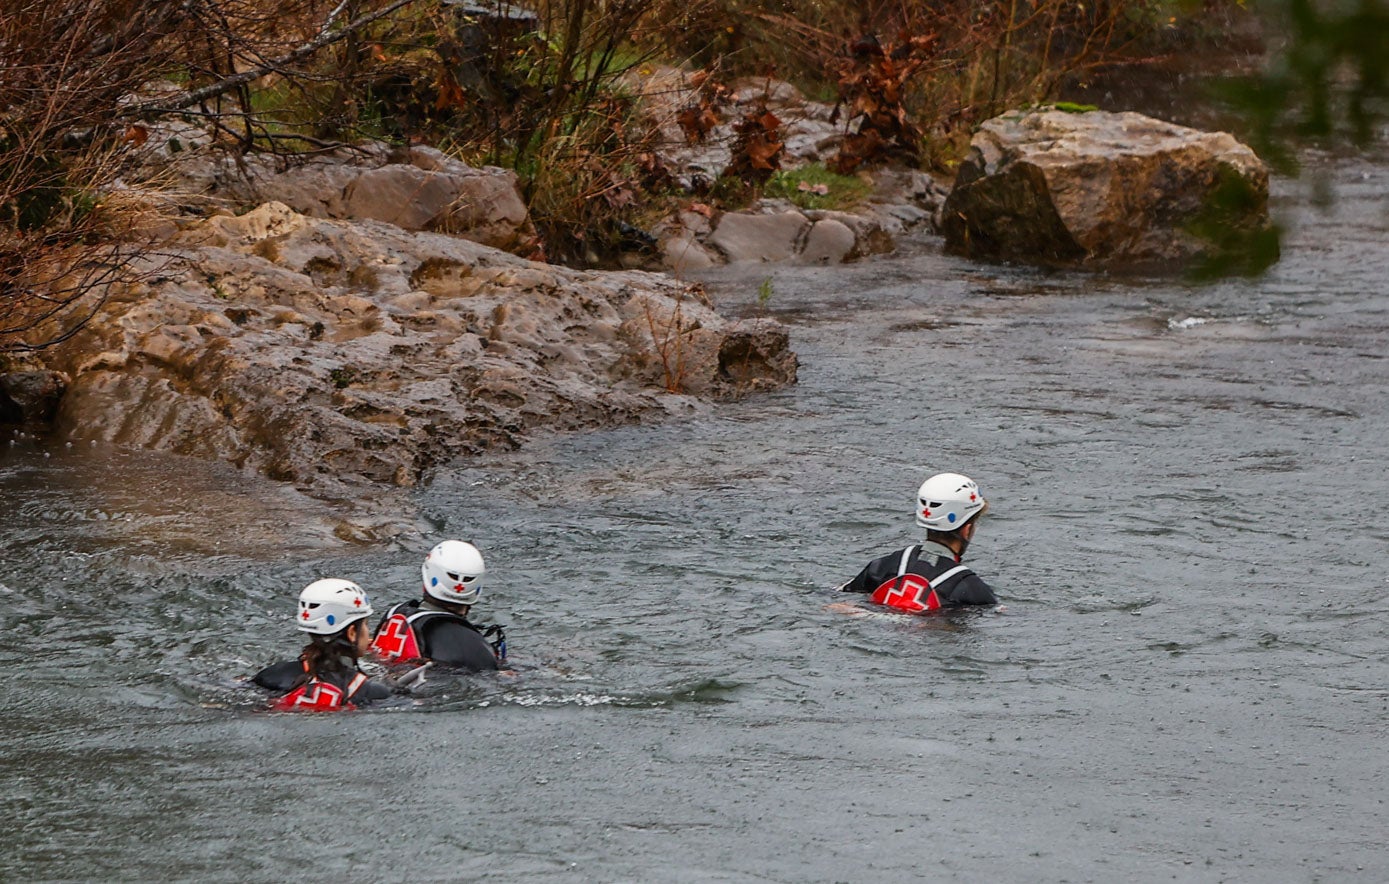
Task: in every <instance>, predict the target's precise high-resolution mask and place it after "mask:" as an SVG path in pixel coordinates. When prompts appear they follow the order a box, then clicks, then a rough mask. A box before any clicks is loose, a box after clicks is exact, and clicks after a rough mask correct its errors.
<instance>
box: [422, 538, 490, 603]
mask: <svg viewBox="0 0 1389 884" xmlns="http://www.w3.org/2000/svg"><path fill="white" fill-rule="evenodd" d="M486 573H487V565H486V564H484V563H483V561H482V553H480V552H478V549H477V547H475V546H473V545H472V544H471V543H464V542H463V541H461V540H445V541H443V542H442V543H440V544H438V545H437V546H435V547H434V548H433V549H431V550H430V551H429V555H427V556H425V559H424V564H423V565H422V566H421V567H420V576H421V578H422V579H423V580H424V594H425V596H427V597H428V598H431V599H434V600H435V601H437V602H443V603H444V604H446V605H469V606H471V605H474V604H476V603H477V600H478V596H479V595H481V593H482V576H483V575H484V574H486Z"/></svg>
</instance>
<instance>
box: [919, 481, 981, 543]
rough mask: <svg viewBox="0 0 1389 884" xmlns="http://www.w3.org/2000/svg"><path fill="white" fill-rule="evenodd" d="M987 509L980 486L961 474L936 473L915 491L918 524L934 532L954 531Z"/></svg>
mask: <svg viewBox="0 0 1389 884" xmlns="http://www.w3.org/2000/svg"><path fill="white" fill-rule="evenodd" d="M984 506H985V503H984V495H983V494H981V493H980V491H979V486H978V485H976V484H975V483H974V480H973V479H971V478H970V477H968V476H961V475H960V474H959V473H937V474H936V475H934V476H932V477H931V478H929V479H927V480H926V481H925V482H922V483H921V487H920V488H919V489H918V490H917V492H916V524H918V525H920V526H921V527H922V528H926V529H929V530H931V531H954V530H955V529H956V528H959V527H961V526H963V525H964V524H965V523H966V522H968V521H969V520H970V519H971V518H972V517H974V516H976V515H978V514H979V511H980V510H982V509H983V508H984Z"/></svg>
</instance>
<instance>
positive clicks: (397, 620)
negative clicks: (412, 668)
mask: <svg viewBox="0 0 1389 884" xmlns="http://www.w3.org/2000/svg"><path fill="white" fill-rule="evenodd" d="M396 607H399V605H397V606H396ZM418 616H420V615H419V614H415V615H413V616H410V617H407V616H405V615H404V614H401V613H399V612H397V611H396V610H395V608H392V609H391V613H390V615H389V616H388V617H387V618H386V622H385V623H382V624H381V629H380V630H379V631H378V632H377V633H376V638H374V639H372V640H371V652H372V653H373V654H375V655H376V656H378V657H380V658H381V659H382V660H383V661H384V662H386V663H409V662H411V661H413V660H418V659H420V658H421V657H422V656H423V655H422V654H421V653H420V642H419V639H418V638H416V636H415V630H414V628H413V627H412V626H411V621H412V620H414V619H415V618H416V617H418Z"/></svg>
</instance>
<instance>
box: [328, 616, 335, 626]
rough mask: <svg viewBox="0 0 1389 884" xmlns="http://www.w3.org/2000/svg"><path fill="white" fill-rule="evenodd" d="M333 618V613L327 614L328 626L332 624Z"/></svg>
mask: <svg viewBox="0 0 1389 884" xmlns="http://www.w3.org/2000/svg"><path fill="white" fill-rule="evenodd" d="M333 620H334V617H333V615H332V614H329V615H328V625H329V626H332V625H333Z"/></svg>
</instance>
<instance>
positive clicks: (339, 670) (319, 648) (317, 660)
mask: <svg viewBox="0 0 1389 884" xmlns="http://www.w3.org/2000/svg"><path fill="white" fill-rule="evenodd" d="M358 626H359V627H360V628H363V629H365V628H366V621H358ZM351 628H352V624H350V623H349V624H348V625H347V626H345V627H343V629H342V631H341V632H337V633H334V634H333V635H313V636H310V637H309V638H310V639H311V641H310V642H309V643H308V644H307V645H305V646H304V650H303V651H301V652H300V653H299V659H300V660H302V661H303V662H304V672H303V674H302V675H300V676H299V678H298V680H297V681H296V682H295V685H294V686H295V687H299V686H300V685H302V684H304V683H306V682H308V681H309V680H310V679H314V678H323V677H324V676H327V675H341V674H344V673H348V672H351V671H352V670H353V669H355V668H356V662H357V644H356V642H351V641H348V640H347V630H348V629H351ZM343 657H349V658H351V660H352V666H348V665H347V664H346V663H345V662H343Z"/></svg>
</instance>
